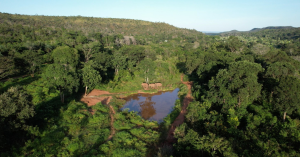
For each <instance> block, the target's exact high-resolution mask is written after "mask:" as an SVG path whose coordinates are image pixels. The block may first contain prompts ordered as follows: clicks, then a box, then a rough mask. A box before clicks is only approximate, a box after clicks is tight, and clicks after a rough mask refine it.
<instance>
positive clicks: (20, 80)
mask: <svg viewBox="0 0 300 157" xmlns="http://www.w3.org/2000/svg"><path fill="white" fill-rule="evenodd" d="M39 78H40V77H39V76H35V77H31V76H27V77H24V78H23V77H21V78H16V79H9V80H7V81H5V82H1V83H0V87H1V88H0V94H1V93H3V92H5V91H7V90H8V89H9V88H10V87H13V86H17V85H20V86H24V85H28V84H30V83H32V82H33V81H36V80H38V79H39Z"/></svg>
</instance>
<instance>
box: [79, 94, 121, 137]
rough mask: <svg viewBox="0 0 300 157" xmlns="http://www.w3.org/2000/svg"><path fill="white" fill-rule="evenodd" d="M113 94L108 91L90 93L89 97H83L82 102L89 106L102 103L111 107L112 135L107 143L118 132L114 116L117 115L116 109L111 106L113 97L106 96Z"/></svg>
mask: <svg viewBox="0 0 300 157" xmlns="http://www.w3.org/2000/svg"><path fill="white" fill-rule="evenodd" d="M108 94H111V93H109V92H107V91H102V90H97V89H95V90H93V91H92V92H91V93H89V94H88V95H87V96H83V97H82V98H81V100H80V101H82V102H84V103H86V104H87V105H88V106H93V105H96V104H97V103H98V102H101V103H102V104H103V105H107V106H108V107H109V116H110V119H111V120H110V130H111V132H110V135H109V137H108V138H107V140H106V141H109V140H111V139H112V138H113V136H114V135H115V133H116V130H115V128H114V120H115V118H114V115H115V114H116V112H115V110H114V108H113V107H112V106H111V105H109V102H110V100H111V99H112V96H104V95H108ZM90 112H91V114H94V113H95V111H94V110H90Z"/></svg>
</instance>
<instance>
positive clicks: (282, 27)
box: [250, 26, 295, 32]
mask: <svg viewBox="0 0 300 157" xmlns="http://www.w3.org/2000/svg"><path fill="white" fill-rule="evenodd" d="M291 28H295V27H292V26H269V27H264V28H253V29H251V30H250V32H254V31H259V30H263V29H291Z"/></svg>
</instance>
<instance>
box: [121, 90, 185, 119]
mask: <svg viewBox="0 0 300 157" xmlns="http://www.w3.org/2000/svg"><path fill="white" fill-rule="evenodd" d="M178 91H179V88H176V89H175V90H173V91H160V92H158V93H154V94H148V93H142V94H133V95H130V96H128V97H126V98H123V99H124V100H126V103H125V105H124V106H123V108H122V109H121V110H125V109H126V108H128V109H129V111H136V112H138V114H139V115H140V116H142V117H143V118H144V119H146V120H153V121H157V122H158V123H160V122H162V121H163V118H165V117H166V116H167V115H168V114H170V113H171V112H172V110H173V107H174V106H175V101H176V100H177V99H179V98H178V96H177V93H178Z"/></svg>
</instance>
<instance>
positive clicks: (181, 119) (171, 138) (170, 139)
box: [166, 75, 193, 144]
mask: <svg viewBox="0 0 300 157" xmlns="http://www.w3.org/2000/svg"><path fill="white" fill-rule="evenodd" d="M181 82H182V83H183V84H185V85H187V87H188V90H189V91H188V93H187V95H186V96H185V98H184V100H183V106H182V109H181V112H180V114H179V115H178V116H177V118H176V119H175V121H174V122H173V123H172V125H171V127H170V130H169V132H168V136H167V141H166V142H167V143H168V144H173V143H175V142H176V139H175V137H174V131H175V129H176V127H178V126H179V125H181V124H182V123H183V122H184V116H185V114H186V108H187V107H188V105H189V103H190V102H191V101H193V97H192V96H191V93H192V92H191V88H192V85H193V82H183V75H181Z"/></svg>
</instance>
